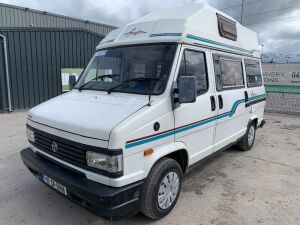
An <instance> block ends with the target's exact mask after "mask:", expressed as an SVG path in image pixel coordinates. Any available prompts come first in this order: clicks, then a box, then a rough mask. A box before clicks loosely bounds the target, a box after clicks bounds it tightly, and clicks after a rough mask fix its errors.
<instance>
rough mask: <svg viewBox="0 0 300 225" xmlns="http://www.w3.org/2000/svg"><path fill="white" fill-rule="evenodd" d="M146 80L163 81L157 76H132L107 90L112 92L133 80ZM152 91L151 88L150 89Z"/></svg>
mask: <svg viewBox="0 0 300 225" xmlns="http://www.w3.org/2000/svg"><path fill="white" fill-rule="evenodd" d="M144 81H161V79H160V78H156V77H136V78H132V79H128V80H124V81H123V82H122V83H120V84H118V85H116V86H114V87H112V88H110V89H108V90H107V93H108V94H110V93H111V92H112V91H113V90H115V89H117V88H119V87H121V86H123V85H125V84H127V85H128V83H131V82H144ZM150 91H151V90H150Z"/></svg>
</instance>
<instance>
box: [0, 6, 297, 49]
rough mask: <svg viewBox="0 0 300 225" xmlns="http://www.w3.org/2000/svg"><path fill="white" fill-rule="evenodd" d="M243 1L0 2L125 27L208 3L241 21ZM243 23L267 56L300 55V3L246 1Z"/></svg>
mask: <svg viewBox="0 0 300 225" xmlns="http://www.w3.org/2000/svg"><path fill="white" fill-rule="evenodd" d="M242 1H243V0H30V1H28V0H0V2H3V3H7V4H12V5H18V6H23V7H28V8H32V9H38V10H42V11H48V12H52V13H57V14H62V15H65V16H71V17H77V18H80V19H85V20H90V21H95V22H102V23H108V24H112V25H116V26H122V25H125V24H126V23H128V22H131V21H133V20H135V19H138V18H140V17H142V16H144V15H146V14H148V13H151V12H153V11H156V10H159V9H164V8H170V7H174V6H184V5H188V4H196V3H201V2H202V3H206V4H209V5H211V6H213V7H215V8H217V9H219V10H221V11H223V12H225V13H227V14H229V15H230V16H232V17H233V18H235V19H236V20H238V21H241V12H242ZM242 22H243V24H244V25H245V26H247V27H249V28H250V29H253V30H254V31H256V32H257V33H258V37H259V42H260V44H263V51H264V53H275V54H300V26H299V25H300V0H244V5H243V21H242Z"/></svg>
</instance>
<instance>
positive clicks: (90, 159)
mask: <svg viewBox="0 0 300 225" xmlns="http://www.w3.org/2000/svg"><path fill="white" fill-rule="evenodd" d="M86 160H87V164H88V166H90V167H94V168H97V169H100V170H105V171H107V172H109V173H117V172H121V171H122V170H123V156H122V155H113V156H110V155H106V154H101V153H96V152H90V151H87V153H86Z"/></svg>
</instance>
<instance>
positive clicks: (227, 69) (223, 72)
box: [214, 55, 245, 91]
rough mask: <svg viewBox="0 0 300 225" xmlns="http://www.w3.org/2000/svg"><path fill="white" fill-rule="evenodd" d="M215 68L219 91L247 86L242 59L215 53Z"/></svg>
mask: <svg viewBox="0 0 300 225" xmlns="http://www.w3.org/2000/svg"><path fill="white" fill-rule="evenodd" d="M214 68H215V75H216V86H217V90H218V91H222V90H226V89H236V88H243V87H245V82H244V75H243V66H242V60H241V59H235V58H230V57H225V56H219V55H214Z"/></svg>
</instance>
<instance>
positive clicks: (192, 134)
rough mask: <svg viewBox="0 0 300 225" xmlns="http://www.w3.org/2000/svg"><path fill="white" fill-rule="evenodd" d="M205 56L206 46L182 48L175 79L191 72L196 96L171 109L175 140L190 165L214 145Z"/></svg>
mask: <svg viewBox="0 0 300 225" xmlns="http://www.w3.org/2000/svg"><path fill="white" fill-rule="evenodd" d="M209 59H210V54H209V51H207V50H203V49H200V48H196V47H190V46H189V47H183V48H182V52H181V61H180V66H179V70H178V75H177V79H178V77H180V76H195V77H196V79H197V95H198V96H197V98H196V101H195V102H194V103H183V104H181V105H180V106H179V107H178V108H176V109H175V110H174V117H175V141H176V142H183V143H184V144H185V145H186V148H187V150H188V152H189V164H190V165H191V164H193V163H195V162H197V161H198V160H200V159H202V158H204V157H206V156H208V155H210V154H211V153H212V152H213V148H214V135H215V127H216V120H215V119H216V118H215V117H216V115H217V111H216V96H215V89H214V80H213V76H211V72H212V71H211V70H209V69H208V68H211V63H210V62H211V60H209Z"/></svg>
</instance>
